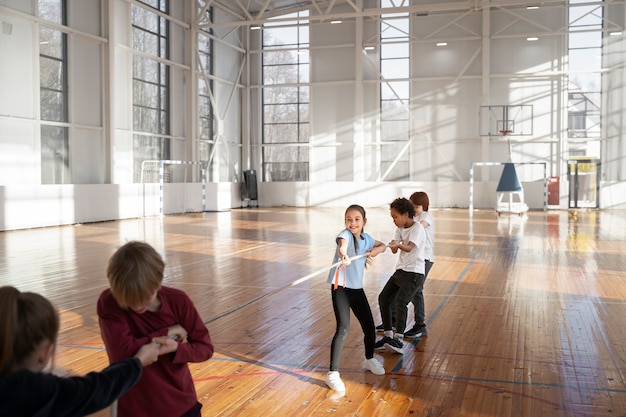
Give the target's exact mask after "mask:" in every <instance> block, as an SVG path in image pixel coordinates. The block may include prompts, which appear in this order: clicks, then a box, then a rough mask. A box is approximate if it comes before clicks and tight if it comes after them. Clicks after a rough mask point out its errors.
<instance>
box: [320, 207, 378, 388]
mask: <svg viewBox="0 0 626 417" xmlns="http://www.w3.org/2000/svg"><path fill="white" fill-rule="evenodd" d="M366 222H367V219H366V217H365V209H364V208H363V207H361V206H359V205H351V206H350V207H348V208H347V209H346V213H345V224H346V228H345V229H344V230H342V231H341V232H340V233H339V235H338V236H337V237H336V239H335V241H336V243H337V250H336V251H335V257H334V259H333V263H334V264H336V263H340V265H339V266H337V267H336V268H332V269H331V270H330V272H329V274H328V283H329V284H331V294H332V302H333V310H334V312H335V319H336V320H337V328H336V331H335V335H334V337H333V341H332V343H331V346H330V370H329V372H328V374H327V375H326V384H327V385H328V386H329V387H330V389H332V390H335V391H339V392H344V391H345V390H346V386H345V384H344V383H343V381H342V380H341V377H340V375H339V360H340V358H341V351H342V349H343V345H344V343H345V341H346V337H347V336H348V331H349V330H350V310H352V312H353V313H354V315H355V316H356V318H357V320H359V323H360V324H361V328H362V329H363V334H364V338H363V342H364V344H365V360H364V361H363V369H365V370H368V371H371V372H372V373H374V374H376V375H384V373H385V368H383V365H382V364H381V363H380V362H379V361H378V360H377V359H376V358H374V343H375V341H376V327H375V325H374V318H373V317H372V310H371V309H370V305H369V302H368V301H367V297H366V295H365V291H364V290H363V274H364V272H365V263H366V261H367V258H368V257H374V256H376V255H378V254H380V253H382V252H384V251H385V249H386V248H387V247H386V245H385V244H384V243H382V242H379V241H377V240H375V239H374V238H372V237H371V236H370V235H368V234H367V233H364V232H363V227H364V226H365V223H366ZM359 255H362V256H361V257H359V258H357V259H351V258H355V257H357V256H359Z"/></svg>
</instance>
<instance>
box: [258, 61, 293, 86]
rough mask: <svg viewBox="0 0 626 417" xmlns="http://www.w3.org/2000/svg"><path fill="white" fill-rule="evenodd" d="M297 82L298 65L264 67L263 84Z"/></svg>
mask: <svg viewBox="0 0 626 417" xmlns="http://www.w3.org/2000/svg"><path fill="white" fill-rule="evenodd" d="M297 82H298V65H297V64H295V65H277V66H269V67H267V66H266V67H263V84H296V83H297Z"/></svg>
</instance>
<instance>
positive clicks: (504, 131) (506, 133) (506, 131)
mask: <svg viewBox="0 0 626 417" xmlns="http://www.w3.org/2000/svg"><path fill="white" fill-rule="evenodd" d="M498 132H500V135H501V136H509V134H511V133H513V131H512V130H509V129H505V130H498Z"/></svg>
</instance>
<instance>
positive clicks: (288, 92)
mask: <svg viewBox="0 0 626 417" xmlns="http://www.w3.org/2000/svg"><path fill="white" fill-rule="evenodd" d="M298 90H299V89H298V87H275V88H265V89H263V103H265V104H285V103H297V102H298Z"/></svg>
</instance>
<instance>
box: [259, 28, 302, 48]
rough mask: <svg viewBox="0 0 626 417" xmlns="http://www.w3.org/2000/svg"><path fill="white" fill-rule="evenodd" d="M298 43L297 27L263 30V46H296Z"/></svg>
mask: <svg viewBox="0 0 626 417" xmlns="http://www.w3.org/2000/svg"><path fill="white" fill-rule="evenodd" d="M297 43H298V28H297V27H296V26H289V27H274V28H270V29H265V30H263V46H277V45H296V44H297Z"/></svg>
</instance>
